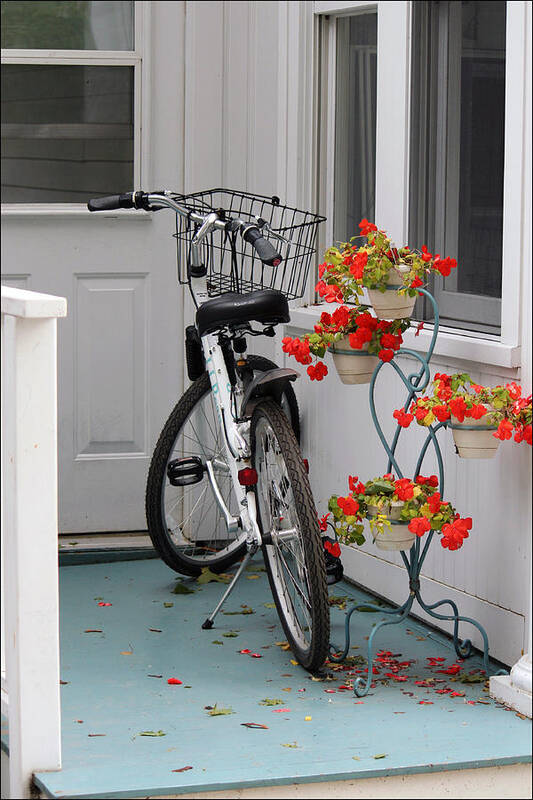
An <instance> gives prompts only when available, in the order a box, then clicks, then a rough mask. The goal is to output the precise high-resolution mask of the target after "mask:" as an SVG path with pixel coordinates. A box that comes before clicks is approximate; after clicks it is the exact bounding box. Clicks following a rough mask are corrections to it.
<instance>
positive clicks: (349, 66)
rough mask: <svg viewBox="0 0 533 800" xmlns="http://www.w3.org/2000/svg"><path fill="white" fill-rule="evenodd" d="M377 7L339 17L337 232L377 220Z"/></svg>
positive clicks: (343, 237)
mask: <svg viewBox="0 0 533 800" xmlns="http://www.w3.org/2000/svg"><path fill="white" fill-rule="evenodd" d="M376 53H377V12H375V11H372V12H370V13H364V14H357V15H354V16H350V17H340V18H339V19H338V20H337V67H336V97H335V208H334V237H335V239H336V240H337V241H347V240H348V239H349V238H350V237H351V236H354V235H356V234H358V233H359V228H358V224H359V222H360V221H361V219H362V218H363V217H367V218H368V219H371V220H373V219H374V206H375V174H376V168H375V164H376V65H377V54H376Z"/></svg>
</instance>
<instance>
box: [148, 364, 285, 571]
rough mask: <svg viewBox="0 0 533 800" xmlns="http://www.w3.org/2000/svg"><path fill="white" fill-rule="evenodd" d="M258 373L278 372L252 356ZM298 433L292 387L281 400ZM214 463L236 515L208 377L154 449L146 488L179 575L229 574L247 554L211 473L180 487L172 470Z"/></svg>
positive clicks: (161, 549)
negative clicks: (185, 463)
mask: <svg viewBox="0 0 533 800" xmlns="http://www.w3.org/2000/svg"><path fill="white" fill-rule="evenodd" d="M248 363H249V364H250V366H251V367H252V369H253V371H254V373H258V372H265V371H266V370H269V369H273V368H275V367H276V365H275V364H274V363H272V361H269V360H268V359H266V358H262V357H261V356H255V355H249V356H248ZM281 403H282V408H284V409H286V413H287V414H288V415H289V417H290V420H291V424H292V426H293V429H294V430H295V432H298V431H299V416H298V404H297V402H296V397H295V395H294V391H293V389H292V386H290V385H289V386H287V387H286V389H285V392H284V394H283V396H282V399H281ZM191 457H196V458H198V459H199V460H200V461H201V462H202V464H205V463H206V461H207V460H209V461H211V464H212V466H213V471H214V474H215V478H216V482H217V485H218V489H219V491H220V493H221V495H222V498H223V500H224V502H225V504H226V507H227V509H228V511H229V512H230V514H231V515H232V516H233V517H235V518H238V517H239V515H240V508H239V505H238V502H237V499H236V497H235V493H234V491H233V484H232V480H231V475H230V469H229V466H228V463H227V460H226V448H225V445H224V437H223V434H222V431H221V429H220V425H219V420H218V413H217V410H216V405H215V402H214V399H213V393H212V390H211V384H210V382H209V376H208V374H207V372H204V373H203V374H202V375H201V376H200V377H199V378H198V379H197V380H196V381H195V382H194V383H193V384H192V385H191V386H189V388H188V389H187V391H186V392H185V394H184V395H183V397H182V398H181V400H180V401H179V403H178V404H177V405H176V407H175V408H174V410H173V411H172V413H171V415H170V417H169V418H168V420H167V422H166V424H165V426H164V428H163V430H162V432H161V435H160V437H159V440H158V442H157V445H156V447H155V450H154V454H153V457H152V461H151V464H150V470H149V473H148V481H147V485H146V520H147V524H148V532H149V534H150V537H151V539H152V543H153V545H154V548H155V549H156V551H157V552H158V553H159V555H160V556H161V558H162V559H163V561H164V562H165V563H166V564H167V565H168V566H169V567H171V568H172V569H174V570H175V571H176V572H180V573H182V574H184V575H191V576H196V575H199V574H200V572H201V570H202V568H203V567H209V569H211V570H212V571H213V572H223V571H224V570H226V569H228V568H229V567H231V565H232V564H234V563H235V561H238V559H239V558H241V557H242V556H243V555H244V554H245V552H246V542H245V540H246V535H245V533H244V531H243V530H242V528H240V527H239V528H238V530H237V531H236V532H233V533H232V532H230V531H229V530H228V526H227V524H226V520H225V518H224V515H223V514H222V512H221V510H220V508H219V506H218V504H217V502H216V498H215V495H214V494H213V488H212V486H211V484H210V481H209V478H208V476H207V474H205V473H204V475H203V478H202V479H201V480H200V481H198V482H197V483H192V484H191V485H188V486H174V485H172V484H171V482H170V479H169V476H168V466H169V463H170V462H171V461H173V460H174V459H180V458H191Z"/></svg>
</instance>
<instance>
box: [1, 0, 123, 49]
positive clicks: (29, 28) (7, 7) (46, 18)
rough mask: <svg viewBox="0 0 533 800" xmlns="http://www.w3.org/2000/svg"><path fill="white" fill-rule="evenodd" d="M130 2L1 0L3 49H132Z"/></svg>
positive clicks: (104, 0)
mask: <svg viewBox="0 0 533 800" xmlns="http://www.w3.org/2000/svg"><path fill="white" fill-rule="evenodd" d="M133 12H134V3H133V0H124V1H123V2H110V1H108V0H94V2H80V1H79V0H78V1H72V2H71V0H57V2H52V0H27V1H26V2H23V1H21V2H19V0H2V47H3V48H17V49H47V50H133V49H134V20H133Z"/></svg>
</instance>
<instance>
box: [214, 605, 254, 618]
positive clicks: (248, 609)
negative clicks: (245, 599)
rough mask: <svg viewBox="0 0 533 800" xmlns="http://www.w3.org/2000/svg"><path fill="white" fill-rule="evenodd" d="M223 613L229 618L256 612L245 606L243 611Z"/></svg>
mask: <svg viewBox="0 0 533 800" xmlns="http://www.w3.org/2000/svg"><path fill="white" fill-rule="evenodd" d="M222 613H223V614H225V615H226V616H227V617H233V616H235V615H236V614H254V613H255V612H254V610H253V608H249V607H248V606H244V607H243V608H242V611H223V612H222Z"/></svg>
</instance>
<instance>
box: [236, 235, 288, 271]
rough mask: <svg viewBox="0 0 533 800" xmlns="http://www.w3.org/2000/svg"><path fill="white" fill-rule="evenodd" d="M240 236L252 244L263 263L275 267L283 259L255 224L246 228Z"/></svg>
mask: <svg viewBox="0 0 533 800" xmlns="http://www.w3.org/2000/svg"><path fill="white" fill-rule="evenodd" d="M242 238H243V239H244V241H245V242H248V244H251V245H252V247H253V248H254V250H255V252H256V253H257V255H258V256H259V258H260V259H261V261H262V262H263V264H268V265H269V266H270V267H277V266H279V264H281V262H282V261H283V258H282V257H281V255H280V254H279V253H278V251H277V250H276V248H275V247H274V246H273V245H272V244H271V243H270V242H269V241H268V239H265V237H264V236H263V234H262V233H261V231H260V230H259V228H256V227H255V226H250V227H248V228H246V229H245V231H244V233H243V235H242Z"/></svg>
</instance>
